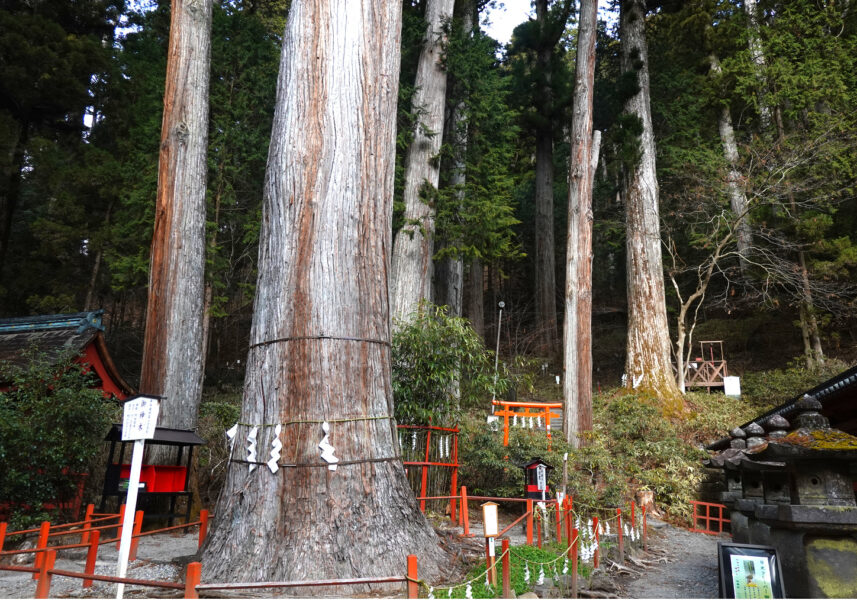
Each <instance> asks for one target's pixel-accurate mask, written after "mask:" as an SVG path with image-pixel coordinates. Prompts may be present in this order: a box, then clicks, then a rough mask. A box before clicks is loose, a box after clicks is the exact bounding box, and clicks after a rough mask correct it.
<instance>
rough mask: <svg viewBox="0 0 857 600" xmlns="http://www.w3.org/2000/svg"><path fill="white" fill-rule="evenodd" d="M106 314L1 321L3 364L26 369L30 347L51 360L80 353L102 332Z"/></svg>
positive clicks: (45, 316)
mask: <svg viewBox="0 0 857 600" xmlns="http://www.w3.org/2000/svg"><path fill="white" fill-rule="evenodd" d="M103 312H104V311H101V310H99V311H93V312H85V313H74V314H66V315H43V316H37V317H16V318H12V319H0V361H7V362H9V363H11V364H13V365H17V366H23V365H24V364H25V362H26V361H25V359H24V356H23V354H24V351H25V350H27V349H28V348H30V347H31V346H36V347H37V348H38V349H39V351H41V352H44V353H46V354H47V355H48V357H50V358H52V359H56V358H58V357H59V356H60V355H61V354H63V353H65V352H72V353H77V352H80V351H81V350H83V349H84V348H85V347H86V345H87V344H88V343H89V342H91V341H92V340H93V338H95V337H96V336H97V335H98V333H99V332H100V331H102V330H103V327H102V325H101V315H102V314H103Z"/></svg>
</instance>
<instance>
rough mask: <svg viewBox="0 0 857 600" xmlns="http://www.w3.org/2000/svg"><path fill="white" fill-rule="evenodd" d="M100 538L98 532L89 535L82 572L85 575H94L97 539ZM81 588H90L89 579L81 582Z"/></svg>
mask: <svg viewBox="0 0 857 600" xmlns="http://www.w3.org/2000/svg"><path fill="white" fill-rule="evenodd" d="M100 537H101V532H100V531H98V530H95V531H93V532H92V533H90V534H89V550H88V551H87V553H86V567H84V569H83V572H84V573H86V574H87V575H92V574H93V573H95V561H96V559H97V558H98V539H99V538H100ZM83 587H85V588H88V587H92V580H91V579H84V580H83Z"/></svg>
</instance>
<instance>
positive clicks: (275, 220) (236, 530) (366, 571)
mask: <svg viewBox="0 0 857 600" xmlns="http://www.w3.org/2000/svg"><path fill="white" fill-rule="evenodd" d="M400 29H401V6H400V3H399V2H386V1H384V2H382V1H380V0H362V1H356V0H336V1H330V0H295V1H294V2H293V3H292V5H291V9H290V12H289V20H288V24H287V26H286V32H285V36H284V39H283V51H282V60H281V64H280V75H279V81H278V85H277V104H276V110H275V114H274V123H273V130H272V135H271V145H270V150H269V154H268V167H267V175H266V182H265V192H264V200H263V217H262V230H261V238H260V243H259V263H258V264H259V276H258V282H257V287H256V299H255V304H254V314H253V326H252V330H251V335H250V350H249V353H248V355H247V372H246V377H245V382H244V401H243V404H242V408H241V425H239V429H238V434H237V438H236V440H237V441H236V444H235V447H234V454H233V461H232V462H231V463H230V465H229V469H228V472H227V477H226V483H225V485H224V488H223V492H222V494H221V496H220V499H219V501H218V504H217V508H216V510H215V513H216V515H217V518H216V521H215V523H214V530H213V531H212V534H211V535H210V536H209V538H208V539H207V540H206V544H205V546H204V547H203V550H202V564H203V578H204V580H208V581H252V580H255V581H260V580H261V581H265V580H268V581H270V580H306V579H325V578H339V577H357V576H362V577H368V576H382V575H393V574H399V573H402V572H403V569H404V568H405V561H406V556H407V555H408V554H410V553H414V554H418V555H419V560H420V574H421V576H423V575H424V574H425V575H426V576H432V575H433V574H434V573H436V571H437V568H438V565H439V564H441V562H442V561H445V558H446V556H445V554H444V553H443V551H442V550H441V549H440V547H439V545H438V539H437V537H436V535H435V533H434V531H433V530H432V528H431V527H430V526H429V524H428V523H427V521H426V519H425V518H424V517H423V515H422V514H421V513H420V511H419V508H418V506H417V504H416V501H415V499H414V495H413V493H412V492H411V489H410V487H409V485H408V482H407V480H406V478H405V472H404V469H403V466H402V462H401V457H400V451H399V447H398V440H397V436H396V429H395V423H394V421H393V420H392V415H393V395H392V384H391V379H390V377H391V371H390V312H389V305H388V301H389V296H388V287H387V281H388V274H389V267H390V264H389V252H390V244H391V241H392V240H391V231H390V222H391V219H392V208H393V175H394V168H395V167H394V165H395V162H394V152H395V135H396V119H395V115H396V99H397V91H398V77H399V41H400ZM323 421H328V422H329V423H330V440H329V441H330V444H332V446H333V447H334V448H335V455H336V457H338V458H339V459H340V460H341V461H342V462H341V463H340V464H339V466H338V468H337V469H336V470H335V471H331V470H328V468H327V464H326V463H325V462H324V461H323V460H322V459H321V457H320V454H321V450H320V449H319V447H318V446H319V442H321V440H322V435H323V433H322V425H321V424H322V422H323ZM274 423H282V424H284V425H283V429H282V435H281V436H280V439H281V441H282V444H283V449H282V458H281V459H280V461H279V462H280V464H282V465H283V466H282V467H281V468H280V469H279V471H277V472H276V473H272V472H271V471H270V470H269V469H268V467H267V466H264V465H260V466H259V467H258V468H256V469H255V470H252V471H251V467H252V465H248V464H246V463H243V462H240V460H241V459H244V458H246V457H247V451H246V447H247V438H248V433H249V432H250V427H249V426H248V425H247V424H253V425H259V433H258V446H257V447H258V452H259V455H258V456H259V460H260V461H262V462H265V461H268V460H269V458H270V454H269V452H270V449H271V443H272V439H273V437H274V431H275V429H274V427H273V426H272V424H274ZM236 460H238V461H239V462H236ZM399 589H400V588H399ZM353 592H354V589H353V588H350V589H349V588H336V589H335V590H334V593H337V594H342V593H347V594H349V593H353ZM297 593H298V594H300V595H305V594H307V593H308V592H307V590H299V591H298V592H297Z"/></svg>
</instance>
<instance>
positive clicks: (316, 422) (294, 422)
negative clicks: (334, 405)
mask: <svg viewBox="0 0 857 600" xmlns="http://www.w3.org/2000/svg"><path fill="white" fill-rule="evenodd" d="M393 418H394V417H391V416H389V415H381V416H376V417H342V418H339V419H295V420H292V421H286V422H285V423H245V422H243V421H238V422H237V423H235V424H236V425H241V426H242V427H276V426H277V425H282V426H283V427H286V426H288V425H300V424H304V423H309V424H312V425H321V424H322V423H355V422H357V421H382V420H387V419H393Z"/></svg>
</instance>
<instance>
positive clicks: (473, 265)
mask: <svg viewBox="0 0 857 600" xmlns="http://www.w3.org/2000/svg"><path fill="white" fill-rule="evenodd" d="M484 290H485V269H484V268H483V267H482V261H481V260H479V259H478V258H474V259H472V260H471V261H470V265H469V271H468V274H467V296H466V298H467V313H466V315H467V318H468V319H470V323H471V324H472V325H473V329H474V331H476V333H478V334H479V335H480V337H482V339H485V297H484V295H483V293H484Z"/></svg>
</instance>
